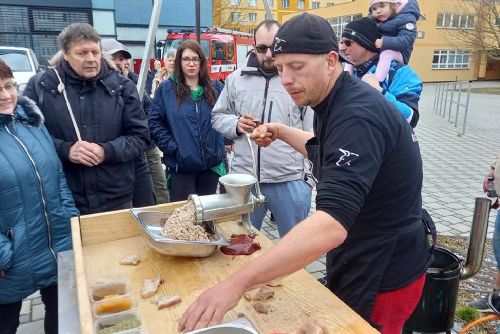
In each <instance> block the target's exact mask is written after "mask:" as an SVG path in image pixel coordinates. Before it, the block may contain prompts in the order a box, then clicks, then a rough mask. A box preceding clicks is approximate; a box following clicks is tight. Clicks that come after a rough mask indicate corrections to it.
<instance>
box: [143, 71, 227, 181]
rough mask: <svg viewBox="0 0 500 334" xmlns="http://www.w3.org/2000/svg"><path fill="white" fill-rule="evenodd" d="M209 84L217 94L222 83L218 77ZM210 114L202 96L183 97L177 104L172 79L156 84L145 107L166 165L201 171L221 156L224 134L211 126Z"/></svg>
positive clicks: (212, 165) (216, 162) (209, 107)
mask: <svg viewBox="0 0 500 334" xmlns="http://www.w3.org/2000/svg"><path fill="white" fill-rule="evenodd" d="M212 84H213V86H214V89H215V92H216V95H217V97H218V96H219V94H220V92H221V91H222V88H223V86H222V84H221V83H220V82H218V81H213V83H212ZM211 114H212V107H211V106H210V105H209V104H208V102H207V100H206V99H205V97H202V98H201V100H200V101H198V102H194V101H193V100H192V99H191V97H187V98H186V99H184V101H183V103H182V104H181V105H180V106H179V105H178V103H177V98H176V94H175V83H174V82H173V81H172V80H170V79H168V80H165V81H164V82H162V84H161V85H160V86H159V87H158V90H157V91H156V94H155V97H154V99H153V105H152V106H151V110H150V111H149V129H150V131H151V136H152V137H153V139H154V141H155V143H156V145H157V146H158V148H159V149H160V150H161V151H162V152H163V154H164V160H165V162H166V164H167V166H168V167H169V168H170V169H172V170H173V171H176V172H181V173H191V172H201V171H204V170H207V169H210V168H211V167H214V166H216V165H218V164H220V163H221V162H222V161H224V160H225V148H224V138H223V136H222V135H221V134H219V133H218V132H217V131H215V130H214V129H213V128H212V125H211Z"/></svg>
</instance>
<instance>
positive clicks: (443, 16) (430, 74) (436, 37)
mask: <svg viewBox="0 0 500 334" xmlns="http://www.w3.org/2000/svg"><path fill="white" fill-rule="evenodd" d="M411 1H415V0H411ZM334 2H335V3H334V4H333V5H330V6H328V7H323V8H318V9H313V10H309V11H308V12H309V13H311V14H316V15H319V16H321V17H324V18H325V19H327V20H328V22H330V24H331V26H332V29H333V30H334V31H335V32H336V33H337V35H338V36H340V35H341V34H342V31H343V29H344V27H345V26H346V24H347V23H349V22H351V21H352V20H353V19H355V18H358V17H362V16H366V15H367V14H368V0H366V1H354V0H353V1H334ZM418 2H419V5H420V12H421V14H422V18H421V20H419V21H418V22H417V27H418V35H417V40H416V42H415V45H414V49H413V53H412V55H411V58H410V62H409V65H410V66H411V67H412V68H413V69H414V70H415V71H416V72H417V73H418V74H419V76H420V77H421V78H422V80H423V81H424V82H439V81H455V80H458V81H461V80H498V79H500V61H499V60H495V59H494V58H492V57H488V54H487V52H484V50H481V48H482V47H484V44H483V45H482V46H480V45H478V44H477V43H475V42H474V40H480V39H481V38H473V37H474V36H476V35H478V36H483V37H482V38H483V39H484V38H488V37H484V36H488V35H494V34H496V33H498V34H500V19H499V17H498V14H497V13H500V11H499V10H498V9H500V8H499V7H498V6H500V4H498V2H496V3H495V2H489V4H488V6H489V5H491V3H493V4H494V7H493V8H491V7H488V6H486V4H485V2H484V1H482V0H481V1H480V0H471V1H470V3H469V1H456V0H419V1H418ZM478 4H479V5H481V4H483V5H484V6H482V7H481V6H478ZM485 11H489V13H485ZM295 15H298V14H297V13H294V14H289V15H284V16H283V22H284V21H287V20H289V19H290V18H292V17H293V16H295ZM488 29H489V30H488ZM467 35H470V37H471V38H470V39H469V40H468V39H467V38H466V37H463V36H467ZM460 36H462V37H463V38H461V37H460ZM498 43H499V40H496V41H495V40H492V41H491V47H493V48H495V47H496V49H497V50H498V49H500V45H498Z"/></svg>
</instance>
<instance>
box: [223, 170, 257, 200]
mask: <svg viewBox="0 0 500 334" xmlns="http://www.w3.org/2000/svg"><path fill="white" fill-rule="evenodd" d="M219 182H220V183H221V184H222V185H224V188H226V192H227V193H228V194H229V195H231V197H232V198H233V199H234V200H235V202H236V203H237V204H240V205H241V204H245V203H247V202H248V200H249V199H250V192H251V190H252V187H253V185H254V184H255V183H256V182H257V179H256V178H255V177H253V176H252V175H247V174H227V175H224V176H222V177H220V178H219Z"/></svg>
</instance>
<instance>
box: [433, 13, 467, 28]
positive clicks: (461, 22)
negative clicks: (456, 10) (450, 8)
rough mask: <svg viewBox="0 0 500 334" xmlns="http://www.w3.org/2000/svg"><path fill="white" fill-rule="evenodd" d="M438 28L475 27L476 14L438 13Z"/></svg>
mask: <svg viewBox="0 0 500 334" xmlns="http://www.w3.org/2000/svg"><path fill="white" fill-rule="evenodd" d="M436 27H437V28H452V29H453V28H454V29H473V28H474V15H465V14H450V13H438V15H437V20H436Z"/></svg>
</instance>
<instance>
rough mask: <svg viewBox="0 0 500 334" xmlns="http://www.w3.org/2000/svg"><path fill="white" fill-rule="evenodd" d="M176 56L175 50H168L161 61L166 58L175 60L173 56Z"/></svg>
mask: <svg viewBox="0 0 500 334" xmlns="http://www.w3.org/2000/svg"><path fill="white" fill-rule="evenodd" d="M176 54H177V49H169V50H168V51H167V53H166V54H165V57H163V59H168V58H174V59H175V55H176Z"/></svg>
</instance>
